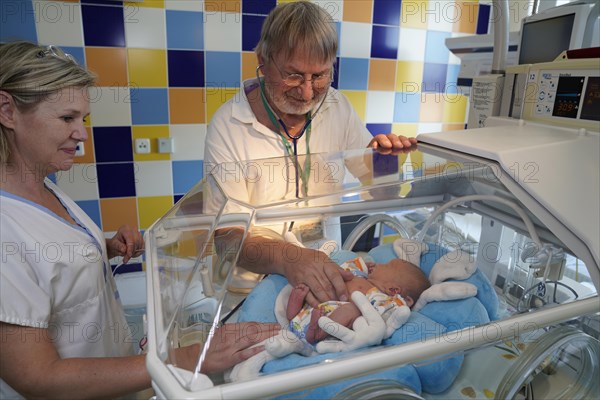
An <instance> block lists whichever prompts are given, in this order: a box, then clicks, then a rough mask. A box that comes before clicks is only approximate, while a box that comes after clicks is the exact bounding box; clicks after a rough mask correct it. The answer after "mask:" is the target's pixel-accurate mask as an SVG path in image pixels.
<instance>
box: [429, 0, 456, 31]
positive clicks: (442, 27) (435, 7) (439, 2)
mask: <svg viewBox="0 0 600 400" xmlns="http://www.w3.org/2000/svg"><path fill="white" fill-rule="evenodd" d="M425 7H426V10H425V14H427V29H431V30H432V31H440V32H452V28H453V26H454V23H455V22H456V21H457V19H458V16H459V14H458V13H459V11H458V10H459V8H458V7H459V6H458V5H457V4H456V3H455V2H454V1H448V0H429V2H428V3H427V5H426V6H425Z"/></svg>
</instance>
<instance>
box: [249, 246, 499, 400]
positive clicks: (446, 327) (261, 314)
mask: <svg viewBox="0 0 600 400" xmlns="http://www.w3.org/2000/svg"><path fill="white" fill-rule="evenodd" d="M446 252H447V251H446V250H445V249H443V248H441V247H440V246H437V245H431V244H430V245H429V251H428V252H426V253H423V255H422V256H421V265H420V266H421V269H422V270H423V271H424V272H425V274H426V275H429V272H430V271H431V269H432V268H433V265H434V263H435V262H436V261H437V259H438V258H440V257H442V256H443V255H444V254H446ZM369 255H370V256H371V257H372V258H373V260H374V261H375V262H378V263H385V262H387V261H389V260H391V259H392V258H396V255H395V253H394V250H393V248H392V245H391V244H385V245H381V246H378V247H376V248H374V249H373V250H371V251H370V252H369ZM355 257H356V254H355V253H353V252H351V251H346V250H339V251H337V252H335V253H333V254H332V255H331V258H332V259H333V260H334V261H336V262H337V263H339V264H341V263H343V262H344V261H348V260H351V259H353V258H355ZM465 282H469V283H472V284H473V285H475V286H477V296H476V297H471V298H467V299H462V300H453V301H443V302H432V303H429V304H427V305H426V306H425V307H424V308H423V309H421V310H420V311H418V312H412V313H411V316H410V318H409V320H408V321H407V322H406V323H405V324H404V325H403V326H402V327H400V328H399V329H398V330H396V332H395V333H394V334H393V335H392V336H390V337H389V338H388V339H386V340H385V341H384V343H383V345H395V344H402V343H407V342H411V341H414V340H423V339H427V338H429V337H432V336H439V335H441V334H443V333H445V332H450V331H454V330H459V329H463V328H465V327H469V326H475V325H479V324H483V323H487V322H489V321H490V320H494V319H496V318H497V312H498V299H497V297H496V293H495V291H494V289H493V287H492V286H491V284H490V282H489V281H488V279H487V278H486V277H485V276H484V275H483V274H482V273H481V272H480V271H476V272H475V273H474V274H473V275H472V276H471V277H469V278H468V279H465ZM286 284H287V280H286V279H285V278H283V277H281V276H279V275H270V276H268V277H267V278H265V279H263V281H262V282H260V283H259V284H258V285H257V286H256V287H255V288H254V290H253V291H252V292H251V293H250V294H249V295H248V297H247V299H246V301H245V302H244V305H243V306H242V308H241V311H240V318H239V320H240V322H243V321H256V322H276V318H275V313H274V305H275V300H276V298H277V295H278V294H279V291H280V290H281V289H282V288H283V287H284V286H285V285H286ZM360 351H365V350H364V349H362V350H357V351H355V352H353V353H356V352H360ZM347 356H348V353H330V354H321V355H316V356H312V357H304V356H301V355H298V354H290V355H288V356H286V357H283V358H280V359H277V360H273V361H271V362H269V363H267V364H265V366H264V367H263V369H262V372H263V373H265V374H269V373H274V372H279V371H285V370H289V369H295V368H298V367H303V366H308V365H311V364H315V363H318V362H320V361H323V360H325V359H336V358H340V357H347ZM462 362H463V355H462V354H461V355H456V356H454V357H451V358H446V359H444V360H441V361H436V362H433V363H429V364H427V365H422V366H413V365H407V366H403V367H400V368H395V369H389V370H386V371H383V372H379V373H376V374H370V375H366V376H362V377H359V378H355V379H349V380H345V381H341V382H335V383H332V384H329V385H326V386H321V387H318V388H314V389H308V390H305V391H302V392H297V393H295V394H294V395H293V397H301V398H314V399H322V398H332V397H334V396H335V395H336V394H337V393H339V392H340V391H341V390H343V389H344V388H347V387H348V386H350V385H353V384H357V383H359V382H365V381H371V380H375V379H384V380H393V381H395V382H400V383H401V384H403V385H404V386H406V387H408V388H410V389H412V390H413V391H414V392H415V393H418V394H420V393H421V392H422V391H425V392H429V393H440V392H443V391H444V390H446V389H447V388H448V387H450V385H452V383H453V382H454V380H455V379H456V376H457V375H458V373H459V371H460V367H461V365H462ZM290 396H292V395H287V396H285V398H289V397H290Z"/></svg>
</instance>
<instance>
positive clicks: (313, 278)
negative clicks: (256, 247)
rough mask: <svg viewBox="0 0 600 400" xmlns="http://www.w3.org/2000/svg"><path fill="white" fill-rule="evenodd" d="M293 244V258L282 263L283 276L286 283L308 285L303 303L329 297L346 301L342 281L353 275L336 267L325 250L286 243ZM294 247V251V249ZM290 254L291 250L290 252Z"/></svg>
mask: <svg viewBox="0 0 600 400" xmlns="http://www.w3.org/2000/svg"><path fill="white" fill-rule="evenodd" d="M287 246H293V247H294V254H295V255H298V256H294V257H293V260H292V259H291V258H290V260H288V261H289V262H287V263H286V267H285V269H284V275H285V277H286V278H287V280H288V282H289V283H290V285H292V286H294V287H296V286H298V285H300V284H304V285H306V286H308V287H309V288H310V292H309V293H308V294H307V295H306V302H307V303H308V304H310V305H311V306H313V307H316V306H317V305H319V303H323V302H325V301H329V300H341V301H348V298H349V296H348V290H347V289H346V283H345V282H346V281H350V280H352V278H353V277H354V276H353V275H352V273H351V272H349V271H345V270H343V269H342V268H340V266H339V265H337V264H336V263H335V262H334V261H333V260H331V259H330V258H329V257H328V256H327V255H326V254H325V253H323V252H322V251H318V250H313V249H307V248H303V247H298V246H294V245H292V244H288V245H287ZM296 249H297V250H296ZM290 254H291V252H290Z"/></svg>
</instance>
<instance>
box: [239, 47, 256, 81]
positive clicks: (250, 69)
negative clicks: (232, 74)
mask: <svg viewBox="0 0 600 400" xmlns="http://www.w3.org/2000/svg"><path fill="white" fill-rule="evenodd" d="M257 66H258V60H257V59H256V53H255V52H253V51H244V52H242V80H244V81H245V80H246V79H250V78H255V77H256V67H257Z"/></svg>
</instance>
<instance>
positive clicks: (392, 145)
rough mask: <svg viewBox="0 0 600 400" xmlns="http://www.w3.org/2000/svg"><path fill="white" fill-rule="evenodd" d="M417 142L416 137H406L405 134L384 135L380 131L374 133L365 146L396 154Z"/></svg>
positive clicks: (384, 152)
mask: <svg viewBox="0 0 600 400" xmlns="http://www.w3.org/2000/svg"><path fill="white" fill-rule="evenodd" d="M416 144H417V139H416V138H413V137H411V138H407V137H405V136H401V135H396V134H394V133H388V134H387V135H384V134H382V133H380V134H379V135H375V136H374V137H373V139H372V140H371V142H369V145H368V146H367V147H371V148H373V149H374V150H377V151H378V152H379V153H381V154H398V153H400V152H403V151H407V150H408V149H409V148H410V150H413V149H412V148H411V147H412V146H413V145H416Z"/></svg>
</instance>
